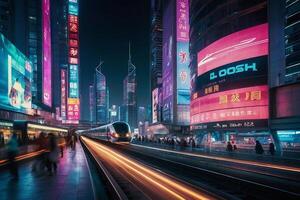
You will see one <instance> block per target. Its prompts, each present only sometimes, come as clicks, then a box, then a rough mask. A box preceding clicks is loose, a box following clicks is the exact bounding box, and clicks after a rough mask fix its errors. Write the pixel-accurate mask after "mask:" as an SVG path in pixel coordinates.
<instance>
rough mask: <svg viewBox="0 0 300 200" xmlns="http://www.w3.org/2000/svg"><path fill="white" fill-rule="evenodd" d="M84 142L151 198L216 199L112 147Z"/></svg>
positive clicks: (88, 140) (85, 139)
mask: <svg viewBox="0 0 300 200" xmlns="http://www.w3.org/2000/svg"><path fill="white" fill-rule="evenodd" d="M82 140H83V142H84V143H85V144H86V145H87V146H89V148H90V149H92V150H93V151H94V152H95V153H96V154H97V156H99V157H100V158H101V159H103V160H104V161H105V162H106V163H108V164H109V166H110V169H114V170H117V171H119V172H120V173H122V174H123V175H124V176H125V177H127V178H128V179H130V180H131V182H133V183H134V184H135V185H137V186H138V187H139V189H140V190H142V191H143V192H144V193H145V194H146V195H147V196H149V197H150V196H152V197H153V195H154V196H156V197H159V198H160V199H203V200H205V199H215V198H214V197H211V196H209V195H207V194H205V193H204V192H201V191H199V190H196V189H194V188H192V187H190V186H188V185H187V184H184V183H182V182H180V181H178V180H175V179H174V178H171V177H169V176H167V175H165V174H163V173H161V172H158V171H155V170H153V169H152V168H150V167H147V166H145V165H143V164H140V163H139V162H137V161H135V160H133V159H131V158H128V157H127V156H125V155H123V154H121V153H118V152H116V151H114V150H113V149H112V148H110V147H107V146H105V145H103V144H100V143H98V142H95V141H93V140H91V139H88V138H86V137H82Z"/></svg>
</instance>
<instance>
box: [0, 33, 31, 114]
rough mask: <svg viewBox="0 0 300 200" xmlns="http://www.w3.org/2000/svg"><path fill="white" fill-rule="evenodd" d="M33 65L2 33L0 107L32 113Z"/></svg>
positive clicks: (0, 43) (0, 42) (0, 46)
mask: <svg viewBox="0 0 300 200" xmlns="http://www.w3.org/2000/svg"><path fill="white" fill-rule="evenodd" d="M31 83H32V65H31V63H30V61H29V60H28V59H27V58H26V57H25V56H24V55H23V54H22V53H21V52H20V51H19V50H18V49H17V48H16V47H15V46H14V45H13V44H12V43H11V42H10V41H9V40H7V39H6V38H5V37H4V36H3V35H2V34H1V33H0V107H1V108H3V109H7V110H12V111H18V112H23V113H28V114H29V113H30V111H31V101H32V95H31Z"/></svg>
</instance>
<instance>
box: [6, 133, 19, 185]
mask: <svg viewBox="0 0 300 200" xmlns="http://www.w3.org/2000/svg"><path fill="white" fill-rule="evenodd" d="M18 153H19V148H18V141H17V134H16V133H13V134H12V136H11V138H10V140H9V141H8V143H7V156H8V164H9V170H10V173H11V175H12V176H13V179H15V180H17V179H18V178H19V172H18V164H17V162H16V156H17V154H18Z"/></svg>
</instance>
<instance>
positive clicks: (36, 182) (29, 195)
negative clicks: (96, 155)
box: [0, 142, 93, 200]
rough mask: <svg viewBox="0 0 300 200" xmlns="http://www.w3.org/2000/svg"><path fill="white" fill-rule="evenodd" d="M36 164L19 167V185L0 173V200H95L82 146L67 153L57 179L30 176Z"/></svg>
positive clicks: (34, 174)
mask: <svg viewBox="0 0 300 200" xmlns="http://www.w3.org/2000/svg"><path fill="white" fill-rule="evenodd" d="M33 163H34V161H31V162H26V163H24V164H21V165H20V166H19V176H20V178H19V180H18V181H14V180H11V178H10V174H9V171H8V170H2V171H0V180H1V181H0V182H1V184H0V194H1V198H0V199H3V200H4V199H7V200H8V199H9V200H15V199H22V200H23V199H24V200H27V199H28V200H29V199H30V200H31V199H34V200H38V199H41V200H42V199H43V200H44V199H45V200H48V199H49V200H50V199H51V200H53V199H59V200H60V199H61V200H67V199H84V200H89V199H93V187H92V183H91V179H90V174H89V169H88V166H87V162H86V158H85V154H84V151H83V149H82V147H81V144H80V143H79V142H78V143H77V145H76V151H72V150H70V149H65V150H64V157H63V158H61V159H60V161H59V163H58V169H57V174H56V175H53V176H49V175H48V173H47V172H39V173H35V172H31V169H32V168H31V166H32V164H33Z"/></svg>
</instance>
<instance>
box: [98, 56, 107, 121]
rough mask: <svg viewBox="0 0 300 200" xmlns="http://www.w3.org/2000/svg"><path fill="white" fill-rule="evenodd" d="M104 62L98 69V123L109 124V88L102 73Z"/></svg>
mask: <svg viewBox="0 0 300 200" xmlns="http://www.w3.org/2000/svg"><path fill="white" fill-rule="evenodd" d="M102 64H103V62H100V64H99V65H98V67H97V68H96V75H95V87H96V88H95V89H96V123H97V124H106V123H107V87H106V78H105V76H104V74H102V72H101V67H102Z"/></svg>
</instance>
